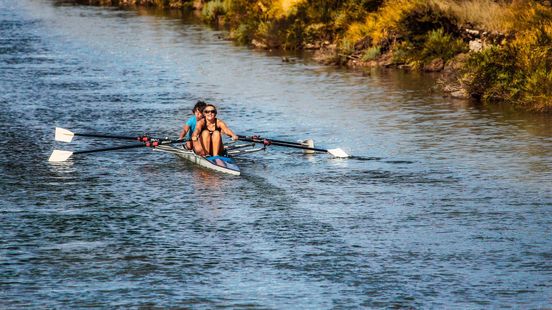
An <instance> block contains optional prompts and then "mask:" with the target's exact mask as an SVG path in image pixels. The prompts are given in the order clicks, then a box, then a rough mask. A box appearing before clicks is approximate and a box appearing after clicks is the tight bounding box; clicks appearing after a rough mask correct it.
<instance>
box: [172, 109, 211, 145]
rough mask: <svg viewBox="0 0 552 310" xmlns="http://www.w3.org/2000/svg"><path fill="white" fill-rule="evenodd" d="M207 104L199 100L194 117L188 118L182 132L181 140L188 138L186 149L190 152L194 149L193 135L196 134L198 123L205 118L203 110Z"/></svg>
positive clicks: (193, 110) (194, 110)
mask: <svg viewBox="0 0 552 310" xmlns="http://www.w3.org/2000/svg"><path fill="white" fill-rule="evenodd" d="M206 105H207V104H206V103H205V102H204V101H201V100H199V101H198V102H196V104H195V106H194V108H193V109H192V114H193V116H192V117H190V118H188V120H187V121H186V123H185V124H184V127H183V128H182V131H181V132H180V137H179V138H178V139H179V140H182V139H184V137H186V144H185V146H186V148H187V149H188V150H191V149H192V148H193V146H192V140H191V137H192V133H193V132H194V130H195V128H196V124H197V121H199V120H201V119H202V118H203V109H204V108H205V106H206Z"/></svg>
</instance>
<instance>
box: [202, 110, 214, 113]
mask: <svg viewBox="0 0 552 310" xmlns="http://www.w3.org/2000/svg"><path fill="white" fill-rule="evenodd" d="M209 113H214V114H217V110H203V114H209Z"/></svg>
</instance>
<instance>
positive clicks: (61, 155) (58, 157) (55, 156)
mask: <svg viewBox="0 0 552 310" xmlns="http://www.w3.org/2000/svg"><path fill="white" fill-rule="evenodd" d="M184 141H186V139H179V140H165V141H153V142H151V143H150V142H147V143H140V144H130V145H122V146H113V147H107V148H101V149H94V150H86V151H76V152H71V151H62V150H54V151H53V152H52V155H50V158H48V161H53V162H59V161H66V160H67V159H69V157H71V156H72V155H76V154H87V153H96V152H105V151H114V150H123V149H132V148H138V147H157V146H159V145H165V144H173V143H181V142H184Z"/></svg>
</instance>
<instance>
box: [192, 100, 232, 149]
mask: <svg viewBox="0 0 552 310" xmlns="http://www.w3.org/2000/svg"><path fill="white" fill-rule="evenodd" d="M222 134H225V135H227V136H229V137H231V138H232V140H234V141H236V140H238V136H237V135H236V134H235V133H234V132H233V131H232V130H231V129H230V128H228V126H227V125H226V123H225V122H224V121H223V120H221V119H218V118H217V108H216V107H215V106H214V105H212V104H207V105H206V106H205V108H204V109H203V118H202V119H201V120H200V121H198V122H197V125H196V128H195V130H194V132H193V133H192V142H193V147H194V151H195V152H196V154H198V155H201V156H219V155H222V152H223V150H224V145H223V144H222ZM197 141H199V143H196V142H197Z"/></svg>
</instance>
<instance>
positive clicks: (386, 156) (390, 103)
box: [0, 0, 552, 309]
mask: <svg viewBox="0 0 552 310" xmlns="http://www.w3.org/2000/svg"><path fill="white" fill-rule="evenodd" d="M220 35H221V33H220V32H216V31H213V30H210V29H208V28H206V27H204V26H201V25H198V24H194V22H193V21H191V20H189V19H182V18H178V17H177V16H169V15H162V14H159V13H155V12H146V11H122V10H116V9H109V8H96V7H83V6H71V5H64V6H55V5H53V4H52V2H49V1H40V0H37V1H30V0H24V1H9V0H0V104H1V108H2V111H1V113H0V130H1V132H2V139H0V165H1V191H0V194H1V196H2V203H1V207H0V308H73V307H105V308H113V307H123V308H129V307H131V308H135V307H162V308H165V307H191V308H214V307H232V308H248V307H250V308H298V309H303V308H315V309H319V308H334V307H335V308H361V307H362V308H380V307H383V308H451V309H454V308H456V309H465V308H502V307H513V308H523V309H527V308H546V307H550V306H551V304H552V238H551V230H552V194H551V188H552V118H551V117H550V116H538V115H531V114H521V113H518V112H513V111H511V110H509V109H507V108H503V109H494V110H493V109H489V108H483V107H476V106H474V105H472V104H470V103H468V102H465V101H454V100H451V99H445V98H442V97H441V96H439V95H438V94H435V93H432V92H431V91H429V89H430V88H431V85H432V83H433V81H432V80H431V78H429V77H427V76H416V75H415V74H403V73H400V72H393V71H389V72H387V71H385V72H376V71H373V72H368V73H367V74H362V73H355V72H347V71H342V70H337V69H335V68H328V67H322V66H319V65H317V64H315V63H313V62H312V61H309V60H308V58H294V57H292V59H293V60H294V61H292V62H289V63H284V62H282V61H281V58H280V56H278V55H271V54H270V53H268V54H267V53H261V52H255V51H251V50H248V49H246V48H244V47H239V46H234V45H233V44H232V43H230V42H227V41H223V40H220V39H219V36H220ZM197 99H206V100H208V101H212V102H215V103H217V104H218V106H219V111H220V113H219V116H220V118H222V119H224V120H226V121H227V123H228V124H230V126H231V127H232V128H233V129H235V131H236V132H238V133H242V134H262V135H265V136H268V137H273V138H280V139H291V140H296V139H301V138H312V139H314V140H315V142H316V143H317V145H318V146H321V147H341V148H343V149H345V150H346V151H348V152H350V153H351V154H354V155H357V156H359V157H360V158H354V159H348V160H339V159H332V158H330V157H329V156H326V155H316V156H304V155H301V154H300V153H298V152H296V151H294V150H288V149H278V148H276V147H274V148H271V149H270V150H269V151H268V152H266V153H257V154H252V155H249V156H247V157H245V158H243V159H241V160H239V164H240V166H241V168H242V171H243V175H242V176H241V177H233V176H227V175H222V174H218V173H213V172H210V171H206V170H203V169H201V168H198V167H195V166H192V165H190V164H188V163H187V162H184V161H181V160H178V159H176V158H174V157H172V156H171V155H168V154H161V153H157V152H151V151H149V150H143V149H136V150H127V151H117V152H106V153H97V154H89V155H86V156H80V157H78V156H75V157H74V158H73V159H72V160H70V161H69V162H66V163H60V164H51V163H48V162H47V158H48V156H49V154H50V153H51V151H52V150H53V149H54V148H57V149H70V150H79V149H80V150H82V149H87V148H94V147H99V146H104V145H108V144H109V142H106V141H98V140H91V139H84V138H78V139H75V141H74V143H71V144H69V145H68V144H62V143H59V142H54V141H53V129H54V127H56V126H60V127H65V128H69V129H72V130H75V131H81V132H82V131H97V132H104V133H116V134H125V135H134V134H141V133H144V132H149V133H151V134H155V135H161V136H173V137H174V136H176V135H177V134H178V130H179V128H180V126H181V125H182V123H183V121H184V120H185V119H186V118H187V117H188V115H189V110H190V108H191V106H192V105H193V104H194V102H195V100H197ZM109 145H112V144H109Z"/></svg>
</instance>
